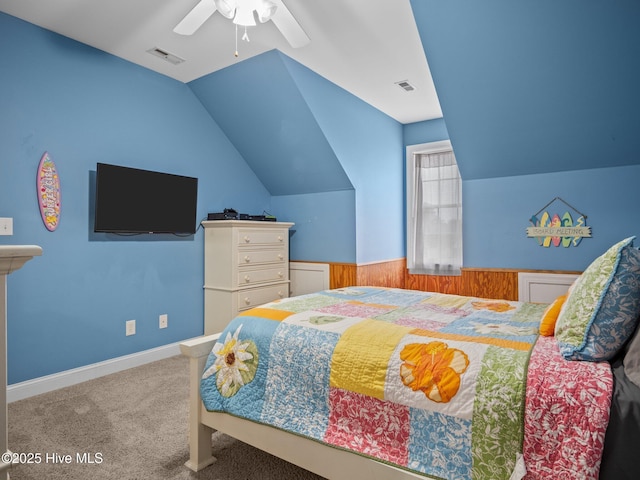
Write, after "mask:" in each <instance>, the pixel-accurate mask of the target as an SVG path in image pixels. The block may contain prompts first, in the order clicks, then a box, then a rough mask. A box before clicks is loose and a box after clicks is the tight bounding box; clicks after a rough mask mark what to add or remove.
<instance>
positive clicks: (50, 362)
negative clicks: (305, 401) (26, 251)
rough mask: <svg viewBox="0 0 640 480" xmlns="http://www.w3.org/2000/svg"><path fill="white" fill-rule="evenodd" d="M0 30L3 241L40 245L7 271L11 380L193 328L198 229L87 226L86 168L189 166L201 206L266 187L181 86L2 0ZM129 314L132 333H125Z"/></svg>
mask: <svg viewBox="0 0 640 480" xmlns="http://www.w3.org/2000/svg"><path fill="white" fill-rule="evenodd" d="M0 43H1V44H3V45H11V48H10V49H7V51H6V52H5V54H6V57H5V61H6V62H7V63H6V65H11V66H12V68H2V69H0V85H1V88H0V216H3V217H13V220H14V234H13V236H2V237H0V242H1V243H2V244H36V245H40V246H42V248H43V251H44V253H43V256H42V257H39V258H36V259H34V260H32V261H31V262H29V263H27V264H26V265H25V266H24V267H23V268H22V269H21V270H19V271H17V272H15V273H13V274H11V275H10V276H9V278H8V319H9V322H8V370H9V382H10V383H16V382H20V381H24V380H27V379H31V378H35V377H40V376H43V375H47V374H51V373H55V372H59V371H63V370H67V369H71V368H74V367H79V366H82V365H87V364H91V363H95V362H98V361H102V360H105V359H109V358H113V357H118V356H121V355H125V354H129V353H133V352H137V351H141V350H145V349H148V348H152V347H156V346H159V345H165V344H168V343H172V342H176V341H179V340H183V339H185V338H189V337H193V336H197V335H199V334H202V331H203V321H202V318H203V300H202V284H203V265H202V261H203V254H202V252H203V243H202V240H203V232H202V230H199V231H198V232H197V233H196V234H195V235H194V236H192V237H189V238H186V239H178V238H176V237H173V236H166V235H160V236H157V237H153V238H150V236H148V235H143V236H141V237H134V238H122V237H117V236H114V235H106V234H100V235H96V234H93V233H92V228H93V225H92V223H91V221H90V218H91V216H92V214H91V212H90V209H89V206H90V203H91V198H90V191H91V189H92V187H91V184H90V178H91V176H92V173H91V172H92V171H95V168H96V163H97V162H107V163H116V164H121V165H127V166H133V167H137V168H144V169H150V170H158V171H166V172H171V173H177V174H181V175H189V176H195V177H198V178H199V192H198V218H202V217H204V216H206V213H207V212H209V211H219V210H220V209H222V208H224V207H225V206H228V205H235V206H236V207H237V208H238V209H242V210H243V211H262V210H263V209H266V210H269V209H270V208H271V203H270V195H269V193H268V192H267V190H266V189H265V187H264V186H263V185H262V183H261V182H260V181H259V180H258V179H257V177H256V176H255V174H254V173H253V171H252V170H251V169H250V168H249V166H248V165H247V164H246V162H245V161H244V160H243V159H242V157H241V156H240V154H239V153H238V151H237V150H236V148H235V147H234V146H233V145H232V144H231V142H230V141H229V140H228V139H227V137H226V136H225V135H224V134H223V133H222V131H221V130H220V128H219V127H218V126H217V124H216V123H215V122H214V121H213V120H212V118H211V116H210V115H209V114H208V113H207V112H206V110H205V109H204V108H203V106H202V104H201V103H200V102H199V101H198V99H197V98H196V97H195V96H194V94H193V92H192V91H191V90H190V89H189V87H188V86H186V85H184V84H182V83H180V82H176V81H173V80H171V79H168V78H166V77H164V76H161V75H158V74H155V73H153V72H151V71H149V70H146V69H143V68H140V67H137V66H135V65H133V64H131V63H129V62H126V61H123V60H120V59H118V58H116V57H114V56H111V55H108V54H105V53H103V52H101V51H98V50H96V49H93V48H91V47H88V46H85V45H82V44H79V43H77V42H74V41H72V40H69V39H67V38H64V37H61V36H59V35H56V34H53V33H51V32H48V31H45V30H43V29H41V28H38V27H35V26H33V25H31V24H28V23H25V22H22V21H21V20H18V19H16V18H13V17H10V16H7V15H5V14H0ZM44 151H49V152H50V154H51V155H52V157H53V159H54V161H55V162H56V164H57V167H58V171H59V174H60V180H61V188H62V218H61V222H60V226H59V228H58V229H57V230H56V231H55V232H49V231H47V230H46V229H45V228H44V225H43V223H42V220H41V218H40V213H39V210H38V203H37V197H36V191H35V181H36V168H37V166H38V162H39V160H40V157H41V156H42V154H43V153H44ZM239 178H241V179H242V181H239V180H238V179H239ZM162 313H166V314H168V315H169V328H167V329H163V330H160V329H158V315H160V314H162ZM129 319H135V320H137V334H136V335H135V336H130V337H125V334H124V333H125V321H126V320H129Z"/></svg>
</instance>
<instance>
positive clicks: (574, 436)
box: [181, 238, 640, 480]
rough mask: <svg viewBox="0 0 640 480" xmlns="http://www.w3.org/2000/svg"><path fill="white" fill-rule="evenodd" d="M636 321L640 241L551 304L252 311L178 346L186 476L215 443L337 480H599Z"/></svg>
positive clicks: (328, 305) (408, 295) (380, 295)
mask: <svg viewBox="0 0 640 480" xmlns="http://www.w3.org/2000/svg"><path fill="white" fill-rule="evenodd" d="M636 291H637V292H636ZM639 313H640V252H639V251H638V250H637V249H635V248H634V247H633V238H630V239H625V240H623V241H622V242H619V243H617V244H615V245H613V246H612V247H611V248H610V249H609V250H607V252H605V253H604V254H603V255H602V256H601V257H599V258H598V259H596V260H594V262H593V263H592V264H591V265H590V266H589V268H588V269H586V270H585V272H584V273H583V274H582V275H581V276H580V277H579V278H578V280H576V282H575V283H574V285H573V286H572V287H571V289H570V291H569V292H568V294H567V295H566V296H563V297H562V298H559V299H558V300H557V301H556V302H553V304H551V305H541V304H529V303H521V302H512V301H505V300H491V299H480V298H473V297H463V296H457V295H447V294H440V293H435V292H419V291H412V290H401V289H393V288H378V287H366V286H357V287H349V288H343V289H336V290H327V291H322V292H317V293H313V294H308V295H302V296H299V297H293V298H289V299H282V300H279V301H276V302H271V303H269V304H266V305H263V306H261V307H258V308H254V309H251V310H247V311H245V312H242V313H241V314H240V315H238V316H237V317H236V318H234V319H233V320H232V321H231V322H230V323H229V325H228V326H227V328H226V329H225V330H224V331H223V332H221V333H220V334H216V335H210V336H205V337H202V338H198V339H194V340H191V341H187V342H184V343H183V344H181V349H182V352H183V353H184V354H185V355H187V356H188V357H189V358H190V379H191V382H190V414H189V435H190V459H189V461H188V462H187V466H188V467H189V468H191V469H192V470H195V471H198V470H201V469H203V468H205V467H207V466H209V465H211V464H212V463H213V462H214V461H215V459H214V458H213V457H212V454H211V434H212V431H213V430H214V429H215V430H219V431H221V432H224V433H226V434H228V435H231V436H233V437H235V438H237V439H239V440H241V441H243V442H246V443H248V444H251V445H254V446H256V447H257V448H260V449H262V450H264V451H266V452H268V453H271V454H273V455H276V456H278V457H281V458H283V459H285V460H287V461H289V462H291V463H294V464H296V465H299V466H301V467H303V468H305V469H307V470H310V471H312V472H314V473H317V474H319V475H321V476H323V477H326V478H330V479H342V478H345V479H346V478H348V479H358V478H362V479H380V480H382V479H385V480H388V479H397V480H404V479H416V478H423V479H424V478H438V479H454V478H455V479H458V478H460V479H467V478H468V479H472V478H473V479H487V480H500V479H505V480H512V479H513V480H516V479H522V478H525V479H528V480H533V479H548V478H580V479H598V478H599V476H600V470H601V465H602V467H603V468H602V471H603V475H604V474H605V471H612V470H611V469H608V467H607V465H618V464H619V463H620V458H621V456H622V458H624V457H626V454H625V453H624V452H623V451H622V449H619V448H613V449H605V443H607V445H609V444H610V445H612V446H615V438H616V436H617V434H618V431H620V432H622V429H620V428H618V427H616V430H615V431H613V430H612V428H609V429H608V430H607V427H608V426H609V419H610V411H611V412H614V410H615V408H617V404H615V403H614V405H613V406H612V405H611V401H612V399H613V400H614V402H616V401H617V400H616V399H617V396H616V394H615V393H614V391H615V392H617V390H616V389H617V388H618V386H619V382H616V381H615V380H614V375H613V371H612V368H611V362H612V361H613V360H614V359H620V358H623V357H625V356H628V355H629V349H628V347H627V346H628V344H629V340H630V339H631V338H632V337H633V334H634V332H635V330H636V326H637V319H638V314H639ZM541 332H543V333H544V334H541ZM639 343H640V341H639ZM621 362H622V360H621ZM625 411H626V410H625ZM618 423H620V424H623V425H627V424H628V423H629V422H628V421H625V420H624V419H623V420H621V421H619V422H618ZM635 429H636V430H639V429H640V428H638V427H637V426H636V428H635ZM623 434H624V435H631V434H630V433H628V432H626V433H623ZM605 437H606V442H605ZM626 438H630V437H626ZM605 450H606V452H605V455H604V456H603V451H605ZM627 463H632V462H627ZM605 467H607V469H608V470H607V469H606V468H605ZM212 468H215V467H212ZM625 468H627V470H625V471H626V472H629V470H628V468H632V469H633V468H634V467H633V466H631V467H625ZM637 473H638V472H637V468H636V469H635V471H633V470H632V471H631V472H630V473H629V474H630V475H632V476H631V477H629V478H637V477H636V475H637ZM607 474H608V473H607ZM625 474H626V473H625ZM600 478H616V479H621V478H626V477H624V476H620V472H619V471H617V472H616V473H611V476H610V477H606V476H600Z"/></svg>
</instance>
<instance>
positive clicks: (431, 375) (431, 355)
mask: <svg viewBox="0 0 640 480" xmlns="http://www.w3.org/2000/svg"><path fill="white" fill-rule="evenodd" d="M400 359H401V360H403V361H404V363H403V364H402V365H400V377H401V378H402V383H403V384H404V385H406V386H407V387H409V388H411V389H412V390H413V391H414V392H417V391H418V390H420V391H422V393H424V394H425V395H426V396H427V398H429V399H430V400H432V401H434V402H437V403H447V402H449V401H451V399H452V398H453V397H455V395H456V393H458V389H459V388H460V375H462V374H463V373H464V372H465V371H466V370H467V367H468V366H469V357H467V354H466V353H464V352H463V351H462V350H458V349H455V348H449V345H447V344H446V343H444V342H438V341H435V342H430V343H411V344H408V345H405V347H404V348H403V349H402V352H400Z"/></svg>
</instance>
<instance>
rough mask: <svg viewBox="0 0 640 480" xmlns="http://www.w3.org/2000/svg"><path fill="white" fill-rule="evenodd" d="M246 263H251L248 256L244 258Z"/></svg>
mask: <svg viewBox="0 0 640 480" xmlns="http://www.w3.org/2000/svg"><path fill="white" fill-rule="evenodd" d="M244 261H245V262H247V263H249V262H250V261H251V257H250V256H249V255H247V256H246V257H244Z"/></svg>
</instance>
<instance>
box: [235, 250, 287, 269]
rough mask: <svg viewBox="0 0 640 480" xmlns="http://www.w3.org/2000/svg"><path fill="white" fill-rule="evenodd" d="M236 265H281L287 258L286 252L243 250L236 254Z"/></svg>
mask: <svg viewBox="0 0 640 480" xmlns="http://www.w3.org/2000/svg"><path fill="white" fill-rule="evenodd" d="M236 257H237V259H238V260H237V261H238V265H239V266H243V265H260V264H264V263H281V262H284V261H285V260H286V259H287V258H288V255H287V252H286V250H285V249H284V247H283V248H279V249H272V250H266V249H265V250H245V249H240V251H238V252H237V254H236Z"/></svg>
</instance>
